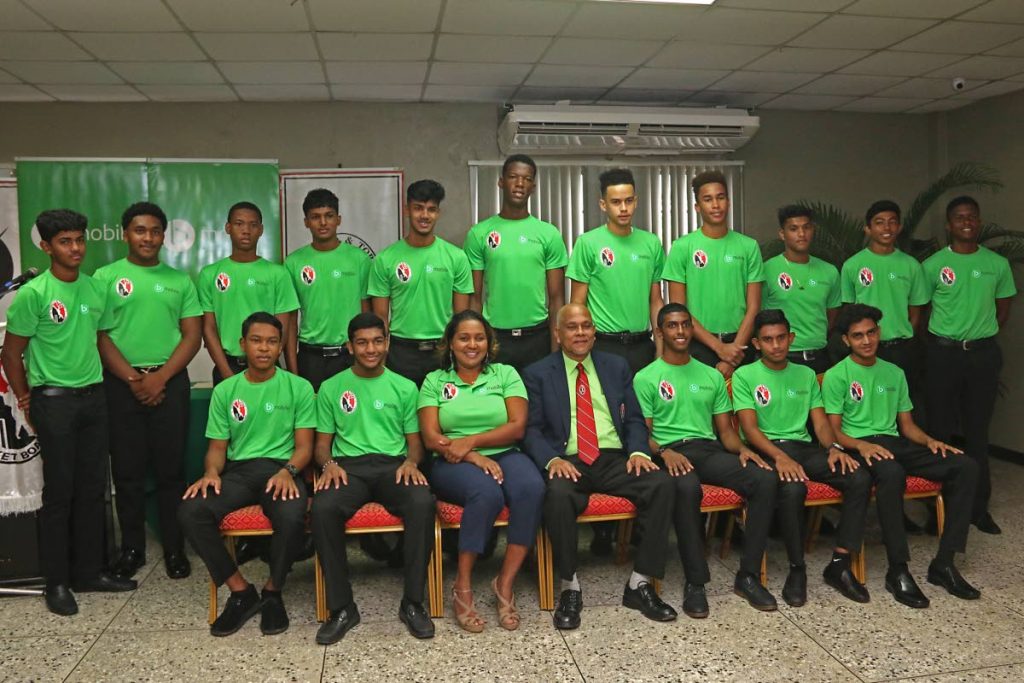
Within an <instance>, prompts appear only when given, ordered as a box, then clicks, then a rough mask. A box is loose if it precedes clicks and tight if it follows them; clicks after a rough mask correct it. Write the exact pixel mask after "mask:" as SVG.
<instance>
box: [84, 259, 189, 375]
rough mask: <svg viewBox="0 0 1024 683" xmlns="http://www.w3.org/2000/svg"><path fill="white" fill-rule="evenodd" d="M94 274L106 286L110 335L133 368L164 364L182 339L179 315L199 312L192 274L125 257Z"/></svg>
mask: <svg viewBox="0 0 1024 683" xmlns="http://www.w3.org/2000/svg"><path fill="white" fill-rule="evenodd" d="M93 277H94V278H96V280H97V282H99V283H100V284H101V285H102V286H103V288H104V290H105V291H106V297H107V306H108V307H109V308H110V312H111V316H112V320H111V327H110V329H109V334H110V340H111V341H112V342H114V345H115V346H117V348H118V350H119V351H120V352H121V355H123V356H124V358H125V360H127V361H128V364H129V365H132V366H134V367H146V366H151V365H163V364H164V363H166V362H167V359H168V358H170V357H171V354H172V353H174V349H175V348H177V346H178V343H179V342H180V341H181V320H182V318H196V317H202V315H203V309H202V308H200V306H199V296H198V295H197V293H196V286H195V285H194V284H192V279H191V278H189V276H188V275H187V274H185V273H182V272H181V271H178V270H175V269H174V268H171V267H170V266H168V265H167V264H166V263H158V264H157V265H155V266H151V267H146V266H140V265H137V264H135V263H132V262H130V261H129V260H128V259H126V258H123V259H121V260H119V261H114V262H113V263H111V264H108V265H106V266H103V267H102V268H99V269H98V270H97V271H96V273H95V275H93Z"/></svg>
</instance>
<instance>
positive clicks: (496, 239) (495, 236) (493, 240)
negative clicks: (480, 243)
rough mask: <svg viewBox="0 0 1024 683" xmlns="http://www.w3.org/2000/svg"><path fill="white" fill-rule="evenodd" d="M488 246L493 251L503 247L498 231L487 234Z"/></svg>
mask: <svg viewBox="0 0 1024 683" xmlns="http://www.w3.org/2000/svg"><path fill="white" fill-rule="evenodd" d="M487 246H488V247H490V248H491V249H497V248H498V247H500V246H501V234H499V233H498V231H497V230H491V231H490V232H489V233H487Z"/></svg>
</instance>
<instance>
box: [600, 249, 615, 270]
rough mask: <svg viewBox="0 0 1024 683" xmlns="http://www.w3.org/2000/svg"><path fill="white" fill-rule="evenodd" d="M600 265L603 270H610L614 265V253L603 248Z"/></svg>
mask: <svg viewBox="0 0 1024 683" xmlns="http://www.w3.org/2000/svg"><path fill="white" fill-rule="evenodd" d="M601 263H602V264H603V265H604V267H605V268H611V267H612V266H614V265H615V252H614V251H612V250H611V249H610V248H609V247H604V248H602V249H601Z"/></svg>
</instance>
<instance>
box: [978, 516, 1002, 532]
mask: <svg viewBox="0 0 1024 683" xmlns="http://www.w3.org/2000/svg"><path fill="white" fill-rule="evenodd" d="M971 524H973V525H974V526H975V528H977V530H978V531H980V532H981V533H983V534H992V535H993V536H998V535H999V534H1001V533H1003V530H1002V529H1000V528H999V525H998V524H996V520H994V519H992V515H991V514H989V513H988V512H986V513H985V514H984V515H982V516H981V517H978V518H977V519H974V520H972V521H971Z"/></svg>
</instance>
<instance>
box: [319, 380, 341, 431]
mask: <svg viewBox="0 0 1024 683" xmlns="http://www.w3.org/2000/svg"><path fill="white" fill-rule="evenodd" d="M325 388H326V387H324V386H323V385H320V393H319V394H317V395H316V431H318V432H322V433H324V434H337V433H338V430H337V425H336V424H335V422H334V392H333V391H332V392H327V391H325ZM328 393H329V394H330V395H328Z"/></svg>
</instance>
